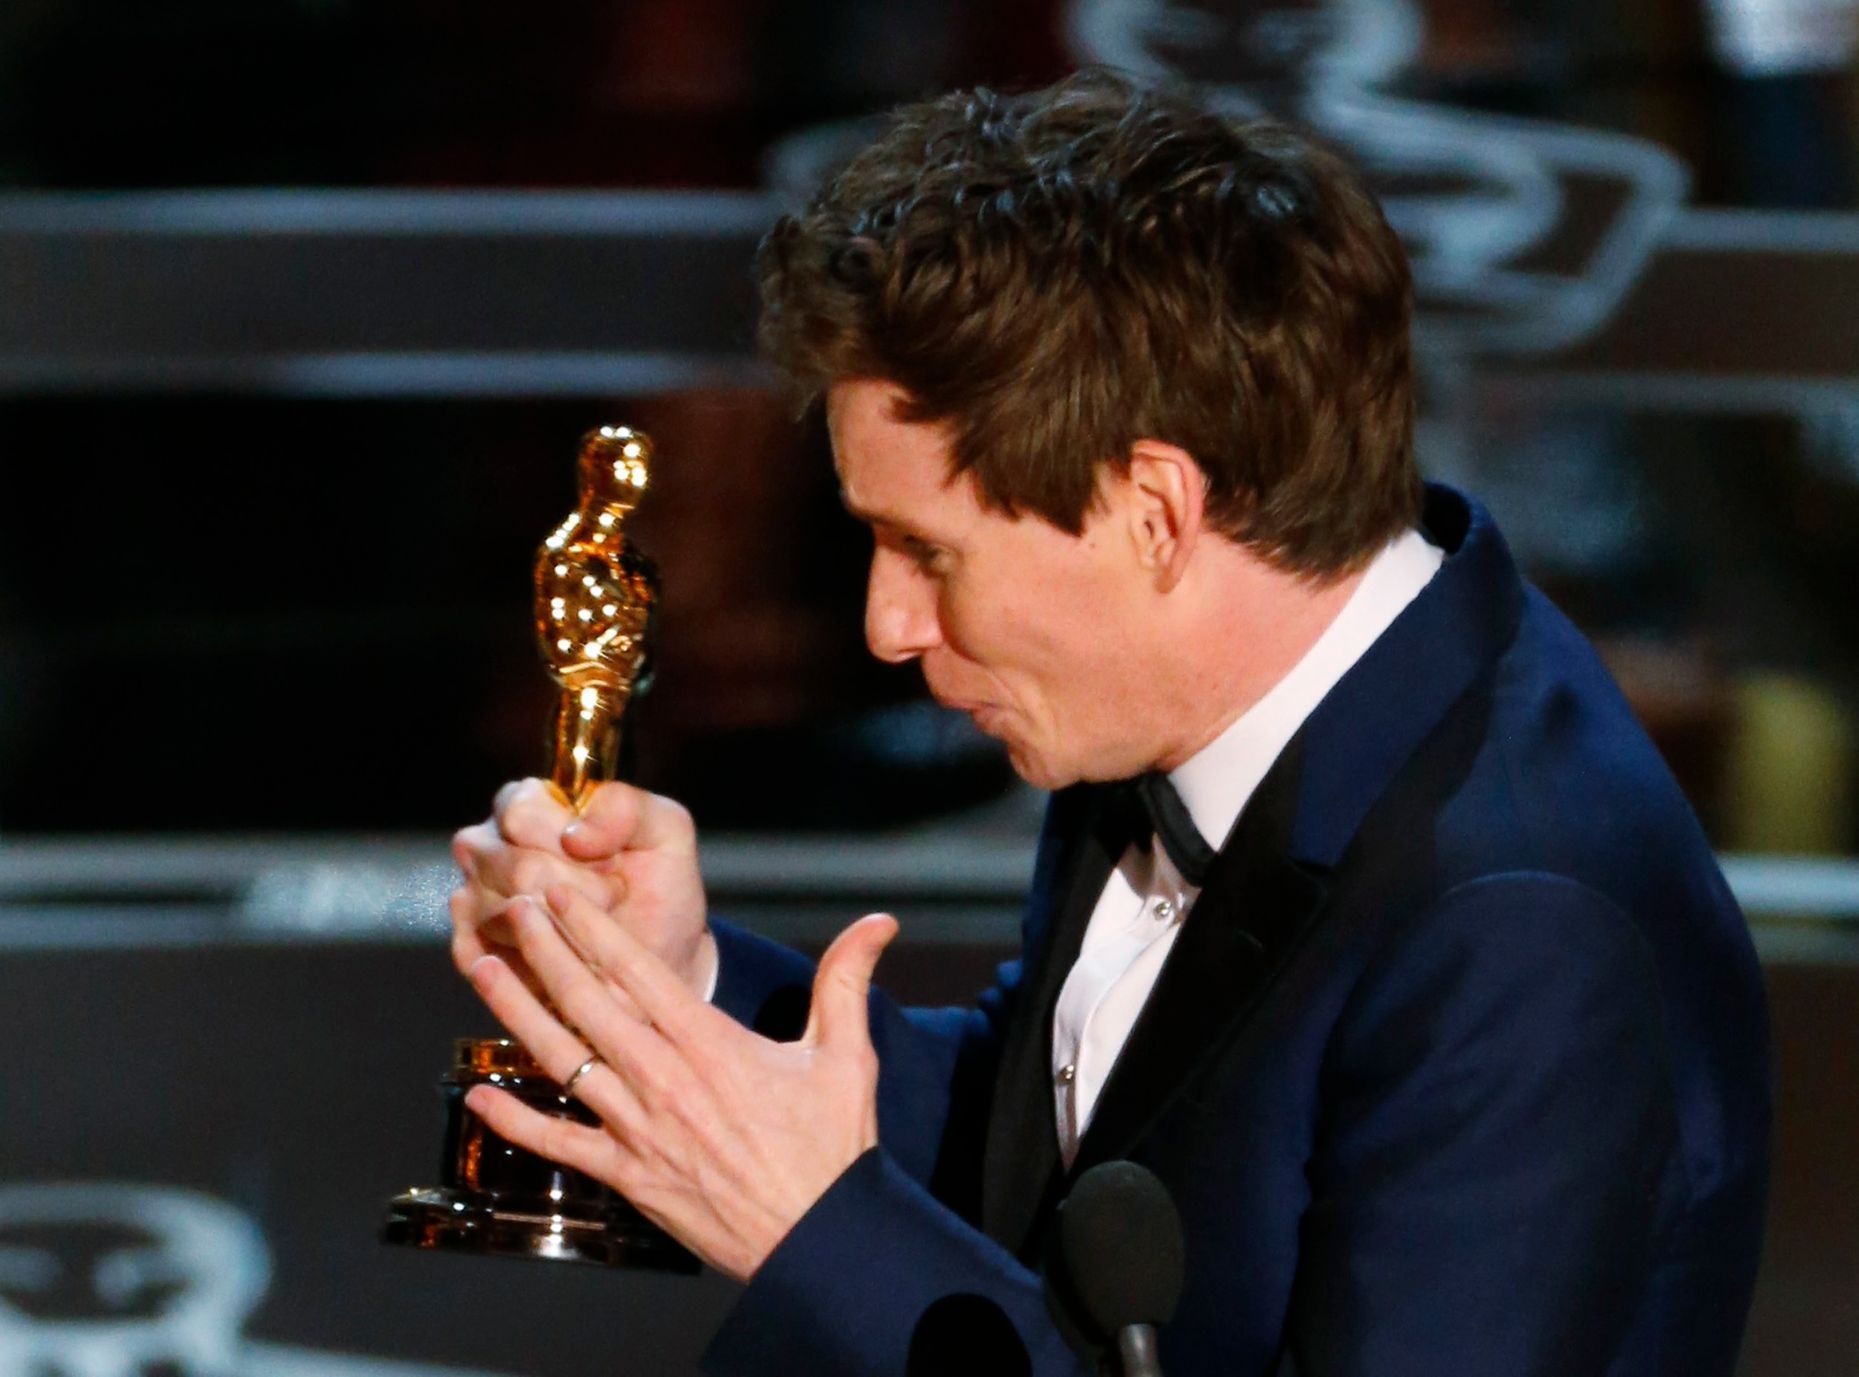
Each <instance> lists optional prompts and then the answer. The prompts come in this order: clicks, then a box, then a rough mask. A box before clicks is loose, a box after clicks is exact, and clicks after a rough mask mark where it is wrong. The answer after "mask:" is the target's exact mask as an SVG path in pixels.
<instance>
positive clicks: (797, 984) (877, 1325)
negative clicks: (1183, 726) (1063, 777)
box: [703, 796, 1087, 1377]
mask: <svg viewBox="0 0 1859 1377" xmlns="http://www.w3.org/2000/svg"><path fill="white" fill-rule="evenodd" d="M1062 807H1063V805H1062V804H1061V796H1055V799H1054V808H1053V809H1052V810H1051V811H1049V812H1048V815H1047V822H1046V828H1045V830H1044V832H1043V833H1042V835H1041V838H1040V855H1039V860H1038V861H1037V862H1036V863H1035V866H1034V882H1033V899H1032V901H1031V903H1030V904H1029V915H1031V914H1033V913H1036V912H1038V911H1039V909H1040V907H1041V905H1042V903H1043V902H1045V896H1046V895H1047V894H1048V893H1049V891H1050V887H1051V883H1052V876H1053V874H1054V871H1055V867H1056V865H1057V864H1058V859H1057V858H1058V848H1057V839H1058V837H1059V836H1060V835H1062V833H1063V831H1064V827H1065V826H1066V822H1067V819H1066V817H1065V815H1064V813H1063V812H1062V811H1061V809H1062ZM1029 923H1030V918H1029ZM718 945H719V948H720V950H721V954H722V962H721V968H722V975H721V977H720V979H719V982H718V991H717V999H716V1002H717V1004H718V1006H719V1007H721V1008H723V1009H724V1010H725V1011H726V1012H728V1013H730V1014H732V1015H733V1016H735V1017H737V1018H739V1019H742V1020H743V1021H744V1022H747V1023H749V1024H750V1025H751V1026H754V1027H757V1028H759V1029H761V1030H762V1031H764V1032H767V1033H768V1034H769V1035H770V1036H783V1037H793V1036H796V1035H797V1034H798V1032H799V1031H800V1029H801V1028H802V1027H804V1025H805V1022H806V1004H807V994H808V992H809V991H810V989H811V982H812V966H811V964H810V963H809V962H807V961H805V960H804V959H803V958H801V957H799V956H797V955H795V954H794V953H792V952H788V951H785V949H783V948H780V947H778V946H776V945H774V944H773V943H769V942H767V941H765V940H763V939H761V938H758V937H754V936H752V935H750V934H747V933H744V932H742V931H741V930H740V929H736V928H732V927H729V926H728V925H724V924H719V925H718ZM1020 977H1021V964H1020V962H1018V961H1011V962H1008V963H1007V964H1005V965H1003V966H1002V967H1001V968H1000V975H999V978H998V980H997V982H996V983H995V985H994V986H993V987H992V988H991V989H990V990H988V991H987V992H986V993H985V994H983V995H982V996H981V997H980V999H979V1000H978V1001H977V1002H976V1005H975V1007H973V1008H965V1009H900V1008H898V1007H897V1006H896V1005H895V1004H894V1003H893V1002H892V1001H891V1000H890V999H888V998H887V997H885V996H884V995H882V994H880V993H876V992H874V994H873V996H872V1039H873V1043H874V1045H875V1047H876V1050H877V1053H878V1061H879V1079H878V1139H879V1146H878V1147H876V1148H873V1149H872V1150H871V1151H869V1152H867V1153H866V1154H865V1155H864V1156H863V1157H861V1158H859V1160H858V1161H856V1162H854V1163H853V1164H852V1165H851V1166H850V1167H848V1168H847V1169H846V1171H845V1172H844V1173H842V1174H841V1176H840V1177H839V1179H838V1180H837V1181H836V1182H835V1183H834V1184H833V1185H832V1186H831V1187H830V1188H828V1190H827V1191H826V1193H825V1194H824V1195H822V1196H821V1197H820V1199H819V1200H817V1201H816V1202H815V1203H814V1205H813V1208H812V1209H810V1210H809V1211H808V1212H807V1213H806V1214H805V1215H804V1216H802V1218H801V1219H800V1221H799V1223H797V1224H796V1225H795V1226H794V1228H793V1229H791V1230H790V1231H789V1232H788V1235H787V1237H786V1238H784V1239H783V1240H782V1241H781V1243H780V1245H779V1246H777V1247H776V1249H775V1250H774V1252H773V1253H771V1254H770V1255H769V1256H768V1258H767V1259H766V1260H765V1261H764V1262H763V1264H762V1266H761V1268H760V1270H758V1271H757V1272H756V1274H755V1276H754V1277H753V1278H752V1279H751V1280H750V1283H749V1285H748V1286H747V1288H746V1289H745V1290H744V1292H743V1294H742V1296H741V1297H740V1298H739V1299H738V1301H737V1303H736V1305H735V1307H734V1308H733V1309H732V1311H731V1312H730V1314H729V1316H728V1318H727V1319H726V1320H725V1321H724V1323H723V1326H722V1328H721V1329H720V1330H719V1331H718V1333H717V1335H716V1337H715V1339H714V1340H713V1341H712V1343H711V1345H710V1348H709V1350H708V1351H707V1352H706V1354H705V1355H704V1360H703V1368H704V1371H705V1372H706V1373H709V1374H710V1375H711V1377H779V1374H786V1373H794V1374H805V1377H838V1375H841V1374H843V1377H930V1375H931V1374H934V1375H935V1377H943V1375H944V1374H954V1373H961V1374H964V1377H993V1374H1002V1377H1005V1375H1006V1374H1014V1377H1086V1372H1087V1369H1086V1368H1085V1367H1084V1366H1083V1365H1082V1364H1081V1363H1080V1362H1079V1360H1078V1359H1077V1358H1076V1357H1075V1356H1074V1355H1073V1353H1072V1351H1071V1350H1070V1349H1069V1348H1068V1347H1067V1346H1066V1344H1065V1342H1064V1340H1063V1339H1062V1338H1061V1336H1060V1334H1059V1331H1058V1330H1057V1329H1056V1327H1055V1326H1054V1323H1053V1320H1052V1318H1051V1316H1050V1315H1049V1314H1048V1312H1047V1309H1046V1302H1045V1294H1044V1290H1043V1288H1042V1285H1041V1281H1040V1278H1039V1276H1038V1275H1037V1274H1036V1273H1035V1272H1033V1271H1032V1270H1031V1269H1029V1268H1027V1267H1025V1266H1023V1265H1022V1264H1021V1263H1019V1262H1018V1261H1017V1260H1016V1259H1014V1258H1013V1257H1012V1256H1011V1255H1010V1254H1008V1253H1007V1251H1006V1250H1005V1249H1003V1248H1002V1247H1000V1245H998V1244H997V1243H995V1242H994V1241H993V1240H992V1239H990V1238H988V1237H987V1236H986V1235H985V1234H983V1233H982V1232H981V1231H980V1230H979V1229H977V1228H976V1227H974V1226H973V1225H972V1224H971V1223H970V1222H968V1221H969V1220H970V1219H972V1218H974V1217H975V1215H976V1214H977V1213H978V1209H979V1198H980V1169H981V1156H982V1145H983V1140H984V1135H985V1129H986V1123H987V1114H988V1107H989V1099H990V1097H991V1095H992V1089H993V1081H994V1072H995V1067H996V1063H997V1061H998V1058H999V1047H1000V1038H1001V1033H1002V1030H1003V1029H1004V1027H1005V1025H1006V1022H1007V1018H1008V1015H1009V1014H1010V1012H1011V1010H1012V1008H1013V1005H1014V1001H1015V999H1016V997H1017V995H1018V991H1019V987H1020ZM783 991H787V992H786V993H784V992H783ZM771 1012H772V1013H773V1014H778V1015H779V1017H776V1018H771Z"/></svg>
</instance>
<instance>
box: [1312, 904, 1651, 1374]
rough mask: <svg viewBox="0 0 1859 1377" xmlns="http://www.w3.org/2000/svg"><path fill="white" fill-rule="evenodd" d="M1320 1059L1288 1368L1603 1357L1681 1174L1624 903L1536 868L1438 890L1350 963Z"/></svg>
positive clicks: (1572, 1363)
mask: <svg viewBox="0 0 1859 1377" xmlns="http://www.w3.org/2000/svg"><path fill="white" fill-rule="evenodd" d="M1322 1076H1323V1081H1322V1085H1321V1092H1320V1104H1321V1106H1322V1107H1321V1109H1320V1113H1319V1121H1318V1124H1317V1126H1316V1138H1315V1141H1314V1147H1313V1152H1312V1160H1311V1162H1310V1164H1309V1168H1308V1175H1309V1180H1310V1186H1311V1192H1312V1194H1311V1203H1310V1205H1309V1208H1308V1210H1307V1212H1306V1214H1305V1216H1304V1219H1303V1221H1302V1225H1301V1228H1300V1234H1299V1260H1298V1267H1297V1273H1296V1278H1295V1281H1294V1284H1293V1293H1292V1298H1291V1308H1290V1314H1289V1316H1288V1321H1287V1329H1286V1344H1287V1352H1288V1356H1289V1358H1290V1359H1291V1360H1292V1361H1293V1362H1294V1363H1295V1370H1296V1371H1297V1372H1298V1373H1299V1374H1300V1377H1368V1374H1374V1377H1407V1375H1408V1374H1411V1375H1412V1377H1422V1375H1423V1374H1424V1377H1437V1374H1439V1373H1447V1372H1457V1373H1481V1374H1500V1375H1501V1377H1535V1375H1536V1374H1544V1375H1545V1377H1546V1375H1547V1374H1552V1373H1555V1374H1562V1373H1572V1372H1596V1373H1598V1372H1602V1371H1605V1370H1607V1369H1608V1367H1609V1360H1610V1358H1611V1356H1612V1355H1613V1354H1614V1353H1615V1352H1616V1351H1617V1350H1618V1348H1619V1347H1620V1344H1621V1341H1622V1338H1623V1336H1624V1334H1625V1331H1626V1329H1627V1326H1628V1325H1629V1323H1630V1321H1631V1317H1632V1315H1633V1313H1634V1311H1635V1308H1636V1307H1637V1305H1638V1303H1639V1300H1640V1297H1641V1296H1642V1294H1643V1292H1644V1288H1645V1286H1646V1284H1647V1279H1648V1277H1649V1275H1650V1272H1651V1268H1652V1264H1653V1259H1654V1258H1655V1257H1656V1255H1657V1253H1658V1250H1659V1244H1660V1241H1661V1230H1662V1229H1663V1228H1664V1227H1665V1225H1666V1222H1667V1221H1668V1220H1669V1219H1670V1217H1671V1216H1672V1214H1673V1213H1674V1209H1673V1205H1674V1201H1675V1192H1677V1191H1678V1190H1680V1189H1682V1186H1681V1183H1680V1182H1679V1179H1678V1177H1679V1173H1680V1171H1681V1167H1680V1164H1679V1158H1678V1153H1677V1147H1676V1144H1677V1126H1676V1122H1677V1121H1676V1109H1675V1105H1674V1099H1673V1091H1672V1079H1671V1074H1670V1069H1669V1066H1668V1063H1667V1055H1666V1049H1665V1042H1664V1035H1663V1031H1662V1021H1661V1014H1660V1002H1659V989H1658V979H1657V975H1656V971H1655V968H1654V965H1653V961H1652V957H1651V954H1650V952H1649V950H1648V949H1647V947H1646V945H1645V942H1644V940H1643V938H1642V937H1641V935H1640V933H1639V931H1638V928H1637V927H1636V925H1635V924H1634V923H1633V921H1632V920H1631V919H1630V918H1629V917H1628V916H1627V915H1626V914H1625V913H1624V912H1622V911H1621V910H1620V909H1619V908H1618V907H1617V906H1616V905H1615V904H1614V903H1613V902H1612V901H1611V900H1609V899H1608V898H1606V897H1605V896H1603V895H1601V894H1599V893H1597V892H1596V891H1594V890H1591V889H1589V888H1587V887H1585V886H1583V885H1581V884H1578V883H1576V882H1575V881H1572V880H1569V879H1566V878H1563V877H1559V876H1552V875H1537V874H1507V875H1500V876H1494V877H1488V878H1485V879H1481V880H1479V881H1476V882H1473V883H1470V884H1467V885H1464V886H1462V887H1460V888H1458V889H1455V890H1454V891H1452V892H1451V893H1449V894H1448V895H1446V896H1445V897H1444V898H1443V899H1442V900H1440V901H1439V902H1438V904H1436V905H1435V906H1434V907H1433V909H1432V910H1431V911H1430V912H1429V913H1427V914H1426V915H1424V916H1423V917H1422V918H1421V919H1420V920H1419V921H1416V922H1412V923H1407V924H1403V925H1401V927H1400V928H1399V929H1398V930H1397V931H1395V932H1394V933H1393V935H1392V936H1391V938H1390V939H1389V940H1388V941H1386V942H1385V943H1384V945H1383V948H1382V950H1381V951H1379V952H1378V953H1377V954H1376V956H1375V957H1374V958H1373V959H1372V960H1371V962H1370V964H1369V966H1368V968H1367V969H1366V970H1365V972H1364V975H1363V977H1362V979H1361V980H1360V981H1359V982H1358V984H1357V986H1356V988H1355V990H1354V992H1353V994H1352V996H1351V998H1350V1001H1349V1003H1348V1004H1347V1006H1346V1007H1345V1009H1344V1010H1343V1013H1342V1017H1341V1019H1340V1020H1339V1022H1338V1024H1337V1026H1336V1028H1335V1031H1334V1033H1333V1036H1332V1038H1331V1042H1330V1051H1329V1053H1328V1054H1327V1056H1326V1059H1325V1064H1324V1067H1323V1072H1322Z"/></svg>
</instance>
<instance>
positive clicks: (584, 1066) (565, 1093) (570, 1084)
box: [561, 1056, 600, 1104]
mask: <svg viewBox="0 0 1859 1377" xmlns="http://www.w3.org/2000/svg"><path fill="white" fill-rule="evenodd" d="M599 1065H600V1058H599V1057H597V1056H594V1057H589V1058H588V1059H587V1060H586V1061H584V1062H582V1063H581V1064H580V1065H579V1066H577V1067H575V1069H574V1074H573V1075H572V1076H570V1077H569V1078H568V1079H567V1080H565V1081H563V1082H562V1094H561V1101H562V1103H563V1104H567V1103H568V1101H569V1100H570V1099H572V1098H573V1097H574V1088H575V1087H576V1086H577V1085H579V1084H581V1078H582V1077H583V1076H585V1075H586V1074H587V1073H588V1072H590V1071H592V1070H593V1069H594V1068H595V1067H596V1066H599Z"/></svg>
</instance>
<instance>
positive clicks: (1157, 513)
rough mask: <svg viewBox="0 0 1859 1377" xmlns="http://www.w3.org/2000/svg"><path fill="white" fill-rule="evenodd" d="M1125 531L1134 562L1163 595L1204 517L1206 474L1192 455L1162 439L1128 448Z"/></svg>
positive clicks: (1184, 564)
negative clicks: (1150, 576)
mask: <svg viewBox="0 0 1859 1377" xmlns="http://www.w3.org/2000/svg"><path fill="white" fill-rule="evenodd" d="M1125 481H1126V482H1127V483H1128V485H1129V488H1128V493H1127V496H1128V498H1129V502H1130V505H1129V507H1128V512H1129V520H1130V535H1131V538H1132V539H1133V540H1134V541H1135V543H1136V557H1137V559H1138V561H1139V562H1140V563H1141V564H1142V565H1143V566H1144V567H1145V568H1147V569H1150V570H1152V571H1153V572H1154V574H1155V579H1156V589H1157V591H1158V592H1162V593H1166V592H1168V591H1169V590H1170V589H1172V588H1173V587H1174V586H1175V585H1176V584H1178V583H1180V582H1181V579H1182V575H1184V574H1185V573H1187V570H1188V560H1189V559H1190V558H1191V557H1192V556H1193V554H1194V546H1195V544H1196V542H1197V541H1198V540H1199V539H1200V536H1201V527H1202V524H1203V522H1204V521H1205V519H1206V505H1207V475H1206V474H1205V473H1203V472H1202V471H1201V466H1200V465H1199V464H1197V463H1195V462H1194V456H1193V455H1192V454H1189V453H1188V452H1187V451H1186V450H1185V449H1182V448H1181V447H1180V446H1179V445H1171V444H1168V443H1167V442H1166V441H1162V440H1138V441H1137V442H1136V443H1135V444H1133V445H1131V446H1130V467H1129V473H1128V474H1127V476H1126V479H1125Z"/></svg>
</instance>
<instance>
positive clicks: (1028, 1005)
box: [981, 790, 1128, 1252]
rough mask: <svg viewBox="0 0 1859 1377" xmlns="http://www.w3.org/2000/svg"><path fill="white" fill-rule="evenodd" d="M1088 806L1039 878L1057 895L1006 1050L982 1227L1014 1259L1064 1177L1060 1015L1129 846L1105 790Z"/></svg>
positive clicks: (991, 1124)
mask: <svg viewBox="0 0 1859 1377" xmlns="http://www.w3.org/2000/svg"><path fill="white" fill-rule="evenodd" d="M1083 802H1084V807H1083V809H1082V810H1081V813H1082V815H1081V817H1080V819H1079V820H1078V822H1077V823H1076V824H1075V825H1074V827H1073V828H1072V829H1071V833H1072V835H1071V841H1070V842H1069V843H1068V844H1067V845H1066V846H1065V847H1064V849H1063V851H1062V852H1061V853H1060V854H1058V855H1056V856H1055V858H1054V868H1053V873H1052V874H1051V876H1050V877H1049V879H1048V881H1047V883H1045V884H1044V885H1042V884H1041V883H1040V882H1039V880H1038V879H1036V880H1035V885H1034V896H1035V902H1037V901H1038V897H1039V894H1040V892H1041V890H1042V888H1043V889H1044V890H1045V892H1046V893H1047V895H1048V896H1049V898H1048V903H1047V908H1046V913H1045V915H1044V917H1045V921H1044V923H1043V924H1042V925H1040V926H1039V927H1038V928H1037V931H1035V929H1034V927H1033V925H1031V924H1029V927H1028V939H1029V946H1028V949H1027V950H1026V951H1025V952H1024V954H1023V957H1022V959H1023V960H1024V962H1025V963H1026V964H1025V968H1024V969H1025V974H1024V977H1023V980H1024V983H1023V985H1022V987H1021V990H1020V993H1019V996H1018V997H1017V998H1016V999H1015V1001H1014V1007H1013V1014H1012V1016H1011V1017H1010V1018H1009V1020H1008V1025H1007V1032H1006V1036H1005V1038H1004V1040H1003V1043H1002V1046H1001V1059H1000V1069H999V1072H998V1074H997V1075H996V1077H995V1082H994V1100H993V1107H992V1112H991V1113H990V1115H989V1117H988V1133H987V1148H986V1155H985V1159H984V1163H983V1167H982V1178H981V1227H982V1229H983V1230H984V1231H985V1232H986V1233H987V1234H988V1236H989V1237H990V1238H993V1239H994V1240H995V1241H996V1242H998V1243H1000V1244H1001V1245H1002V1246H1003V1247H1005V1248H1007V1249H1008V1250H1009V1251H1012V1252H1018V1251H1019V1249H1020V1246H1021V1244H1022V1243H1024V1242H1025V1240H1026V1237H1027V1235H1028V1233H1029V1232H1030V1230H1031V1227H1032V1224H1033V1221H1034V1219H1035V1217H1036V1216H1037V1215H1038V1213H1039V1208H1040V1201H1041V1200H1042V1199H1043V1198H1044V1196H1045V1193H1046V1188H1047V1186H1048V1185H1049V1184H1050V1182H1051V1181H1052V1179H1053V1177H1054V1176H1055V1175H1056V1174H1057V1172H1058V1169H1059V1147H1058V1130H1057V1121H1056V1119H1055V1110H1054V1108H1053V1099H1052V1011H1053V1007H1054V1006H1055V1005H1056V1004H1057V1003H1058V997H1059V991H1060V990H1061V989H1062V988H1063V987H1064V984H1065V977H1066V976H1067V975H1068V974H1069V973H1070V971H1071V968H1072V964H1073V963H1074V962H1075V961H1076V960H1077V959H1078V949H1079V947H1080V946H1081V945H1083V942H1084V930H1085V928H1086V926H1087V925H1088V924H1089V923H1090V920H1091V912H1092V910H1093V909H1095V908H1096V907H1097V900H1098V897H1099V896H1100V895H1101V894H1102V893H1103V891H1104V883H1105V881H1106V880H1108V879H1109V878H1110V872H1111V869H1112V867H1113V866H1115V865H1116V863H1117V859H1118V858H1119V857H1120V856H1121V855H1122V854H1123V848H1124V847H1125V846H1126V845H1127V844H1128V843H1127V841H1126V840H1124V839H1123V838H1122V837H1120V836H1112V835H1111V832H1112V830H1113V828H1112V826H1111V819H1110V816H1109V814H1110V810H1109V808H1108V807H1107V806H1106V805H1105V800H1104V794H1103V791H1101V790H1093V791H1091V796H1090V797H1089V798H1088V799H1087V800H1084V801H1083ZM1035 947H1036V948H1037V950H1035V949H1034V948H1035Z"/></svg>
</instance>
